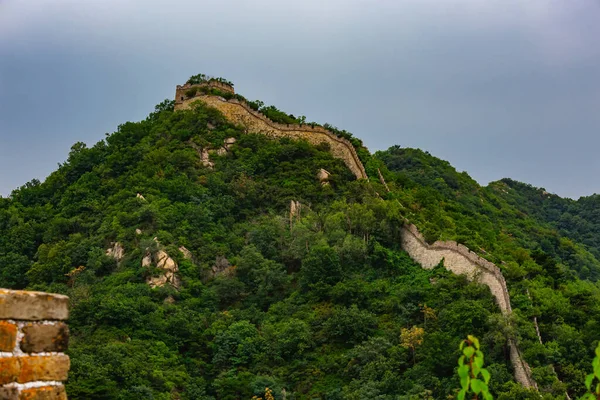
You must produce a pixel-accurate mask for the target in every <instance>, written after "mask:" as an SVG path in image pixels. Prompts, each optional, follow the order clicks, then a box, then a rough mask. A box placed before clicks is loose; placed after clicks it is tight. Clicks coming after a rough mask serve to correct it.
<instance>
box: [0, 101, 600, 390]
mask: <svg viewBox="0 0 600 400" xmlns="http://www.w3.org/2000/svg"><path fill="white" fill-rule="evenodd" d="M264 113H265V114H267V115H271V116H273V118H274V119H277V118H281V120H282V121H284V123H292V124H293V123H299V122H301V121H300V120H299V119H296V118H295V117H293V116H287V115H286V114H285V113H281V112H280V111H279V110H277V109H276V108H275V107H272V106H271V107H270V108H269V107H267V108H266V110H265V112H264ZM286 121H287V122H286ZM341 132H342V134H343V135H347V133H346V132H343V131H341ZM354 143H356V140H354ZM358 154H359V155H360V157H361V159H362V160H363V163H364V165H365V169H366V172H367V173H368V174H369V176H371V179H370V181H366V180H356V177H355V175H354V174H353V173H352V171H350V170H349V169H348V168H347V166H346V164H345V163H344V161H343V160H341V159H339V158H335V157H333V156H332V154H331V152H330V148H329V147H328V146H326V145H315V144H310V143H308V142H306V141H302V140H300V141H297V140H291V139H289V138H279V139H272V138H268V137H266V136H264V135H260V134H252V133H247V132H246V131H245V130H244V129H243V127H240V126H234V125H232V124H231V123H230V122H229V121H228V120H227V119H226V118H225V117H224V116H223V115H222V114H221V113H220V112H219V111H218V110H216V109H214V108H210V107H208V106H206V105H205V104H202V103H196V104H195V105H194V107H192V108H191V109H189V110H181V111H174V110H173V102H171V101H165V102H163V103H161V104H160V105H158V106H157V108H156V110H155V112H153V113H151V114H150V115H149V116H148V118H147V119H146V120H144V121H141V122H137V123H131V122H128V123H125V124H123V125H121V126H119V129H118V130H117V131H116V132H115V133H113V134H111V135H109V136H107V138H106V139H105V140H103V141H100V142H98V143H97V144H96V145H95V146H93V147H92V148H86V146H85V145H83V144H81V143H78V144H76V145H74V146H73V148H72V150H71V153H70V155H69V158H68V160H67V161H66V162H65V163H64V164H62V165H61V166H60V168H59V169H58V170H57V171H56V172H54V173H53V174H51V175H50V176H49V177H48V179H46V181H45V182H43V183H42V182H38V181H33V182H30V183H28V184H26V185H25V186H23V187H22V188H20V189H18V190H15V191H14V192H13V193H12V194H11V196H10V197H9V198H0V228H1V229H0V286H1V287H10V288H28V289H33V290H45V291H52V292H58V293H64V294H67V295H69V296H70V298H71V301H72V304H71V308H72V313H71V320H70V327H71V330H72V337H73V339H72V343H71V346H70V356H71V358H72V370H71V375H70V379H69V382H68V384H67V390H68V393H69V396H70V398H72V399H134V398H135V399H139V398H149V399H151V398H152V399H249V398H251V397H252V396H254V395H257V396H260V395H263V394H264V390H265V387H269V388H271V389H273V392H274V395H275V398H277V399H282V398H284V397H285V398H287V399H314V398H326V399H366V398H373V399H421V398H431V397H432V398H440V399H441V398H447V396H451V395H454V394H455V389H456V388H457V387H458V386H459V383H458V380H457V378H456V377H455V366H456V359H457V356H458V343H459V342H460V341H461V340H462V339H463V338H464V337H465V336H466V335H467V334H475V335H477V336H478V337H479V338H480V339H481V341H482V344H483V346H484V350H485V354H486V365H489V370H490V372H491V373H492V376H493V379H492V386H491V389H492V391H493V393H494V394H495V396H496V398H498V399H517V398H522V399H526V398H531V399H533V398H535V399H538V398H539V396H538V395H537V394H535V393H531V392H529V391H526V390H524V389H523V388H521V387H520V386H519V385H517V384H516V383H515V382H514V381H513V371H512V366H511V363H510V361H509V358H510V354H509V343H510V341H515V342H517V343H518V344H519V346H520V348H521V350H522V352H523V354H524V356H525V358H526V359H527V361H528V362H529V364H530V365H531V366H532V368H533V374H534V377H535V379H536V381H537V382H538V384H539V386H540V390H541V391H542V393H543V394H544V396H545V397H544V398H546V399H554V398H556V399H559V398H563V393H564V390H565V389H568V390H569V393H570V394H571V396H575V395H578V394H580V393H581V390H582V387H583V385H582V382H583V378H582V376H583V374H584V371H585V370H586V369H587V365H588V364H589V360H590V355H591V354H592V352H591V349H593V347H594V346H595V344H596V341H597V332H598V329H597V328H598V327H597V326H596V325H597V324H598V323H597V321H598V318H599V317H600V309H599V304H600V289H599V288H598V285H597V283H596V280H597V277H598V271H600V269H599V266H600V263H599V262H598V260H597V258H596V257H595V256H594V254H596V251H597V248H596V247H594V246H593V243H589V242H585V243H580V240H581V237H580V236H577V235H576V234H575V233H572V231H569V230H566V229H562V230H561V229H557V227H556V225H554V221H552V220H550V219H548V218H542V217H541V216H538V215H537V214H535V213H534V212H533V211H531V210H530V212H529V213H528V214H526V211H525V210H523V209H522V207H521V206H522V204H515V202H514V201H513V200H511V198H510V197H509V196H507V193H504V192H503V190H506V188H504V187H503V186H502V185H500V184H492V185H490V186H489V187H487V188H483V187H480V186H479V185H478V184H477V183H476V182H475V181H473V180H472V179H471V178H469V177H468V175H467V174H465V173H460V174H459V173H457V172H456V171H455V170H454V169H453V168H452V167H451V166H450V165H449V164H448V163H446V162H444V161H441V160H438V159H436V158H434V157H432V156H430V155H429V154H427V153H424V152H422V151H420V150H413V149H403V148H400V147H393V148H391V149H389V150H387V151H385V152H378V153H376V154H374V155H370V154H368V152H366V150H365V149H364V148H363V149H361V148H360V147H358ZM322 169H324V170H326V171H328V172H329V176H328V177H326V178H324V179H323V178H317V175H318V173H319V171H321V170H322ZM378 170H379V171H380V172H381V173H382V176H384V177H385V179H386V182H387V185H388V188H389V191H388V190H386V188H385V186H384V185H382V184H380V183H379V181H378V179H377V176H378V174H377V171H378ZM507 191H508V190H507ZM508 194H510V192H509V193H508ZM528 207H530V208H531V209H536V207H534V206H533V205H532V206H528ZM592 209H593V207H592ZM405 219H408V220H410V221H411V222H413V223H415V224H416V225H417V226H418V227H419V229H420V230H421V231H422V232H424V233H425V237H426V239H427V240H429V241H433V240H436V239H442V240H456V241H458V242H460V243H464V244H466V245H467V246H468V247H469V248H471V249H472V250H474V251H477V252H478V253H479V254H480V255H481V256H483V257H485V258H487V259H489V260H490V261H492V262H494V263H495V264H496V265H498V266H499V267H500V268H501V270H502V273H503V274H504V276H505V277H506V279H507V285H508V290H509V292H510V296H511V303H512V308H513V310H514V313H513V319H514V320H513V321H507V320H506V319H505V318H504V317H503V316H502V313H501V311H500V309H499V308H498V306H497V305H496V303H495V302H494V299H493V296H492V294H491V293H490V291H489V289H488V288H487V287H485V286H483V285H479V284H476V283H470V282H469V281H468V280H467V279H466V278H465V277H464V276H455V275H452V274H451V273H449V272H448V271H446V270H445V269H444V268H441V266H440V267H436V268H433V269H431V270H424V269H422V268H421V266H420V265H417V264H415V263H414V262H413V261H412V260H411V259H410V258H409V257H408V255H407V254H406V253H405V252H404V251H402V250H401V247H400V244H401V231H402V227H403V224H404V221H405ZM107 250H108V251H107ZM534 317H536V320H537V323H538V328H539V330H540V337H538V335H537V334H536V328H535V326H534V322H533V321H534V320H533V318H534ZM411 329H412V332H417V333H418V335H417V336H419V337H420V338H421V339H422V342H421V343H417V342H418V341H417V342H415V343H413V344H410V343H408V342H407V340H408V339H407V336H406V335H403V332H407V330H408V331H411ZM540 339H541V341H542V343H540ZM551 365H552V366H553V368H554V369H552V368H551ZM559 380H560V381H559ZM428 396H429V397H428Z"/></svg>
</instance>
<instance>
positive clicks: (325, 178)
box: [317, 168, 331, 186]
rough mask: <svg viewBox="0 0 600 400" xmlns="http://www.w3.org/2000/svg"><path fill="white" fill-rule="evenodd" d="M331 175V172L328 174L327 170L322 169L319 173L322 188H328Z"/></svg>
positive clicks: (318, 177)
mask: <svg viewBox="0 0 600 400" xmlns="http://www.w3.org/2000/svg"><path fill="white" fill-rule="evenodd" d="M330 175H331V174H330V173H329V172H327V171H326V170H324V169H323V168H321V169H320V170H319V172H318V173H317V179H319V182H321V185H322V186H327V185H329V176H330Z"/></svg>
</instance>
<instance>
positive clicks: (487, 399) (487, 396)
mask: <svg viewBox="0 0 600 400" xmlns="http://www.w3.org/2000/svg"><path fill="white" fill-rule="evenodd" d="M483 399H484V400H494V396H492V395H491V394H490V392H487V391H486V392H483Z"/></svg>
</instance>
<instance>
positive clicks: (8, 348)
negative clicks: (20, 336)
mask: <svg viewBox="0 0 600 400" xmlns="http://www.w3.org/2000/svg"><path fill="white" fill-rule="evenodd" d="M17 332H18V328H17V325H15V324H13V323H11V322H6V321H0V351H4V352H12V351H13V350H14V349H15V345H16V344H17Z"/></svg>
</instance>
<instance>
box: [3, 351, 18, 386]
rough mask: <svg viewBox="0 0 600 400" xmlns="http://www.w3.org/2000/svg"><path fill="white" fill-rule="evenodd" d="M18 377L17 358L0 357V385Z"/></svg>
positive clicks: (13, 380)
mask: <svg viewBox="0 0 600 400" xmlns="http://www.w3.org/2000/svg"><path fill="white" fill-rule="evenodd" d="M18 377H19V360H18V359H17V358H15V357H0V385H4V384H5V383H11V382H15V381H16V380H17V378H18Z"/></svg>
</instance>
